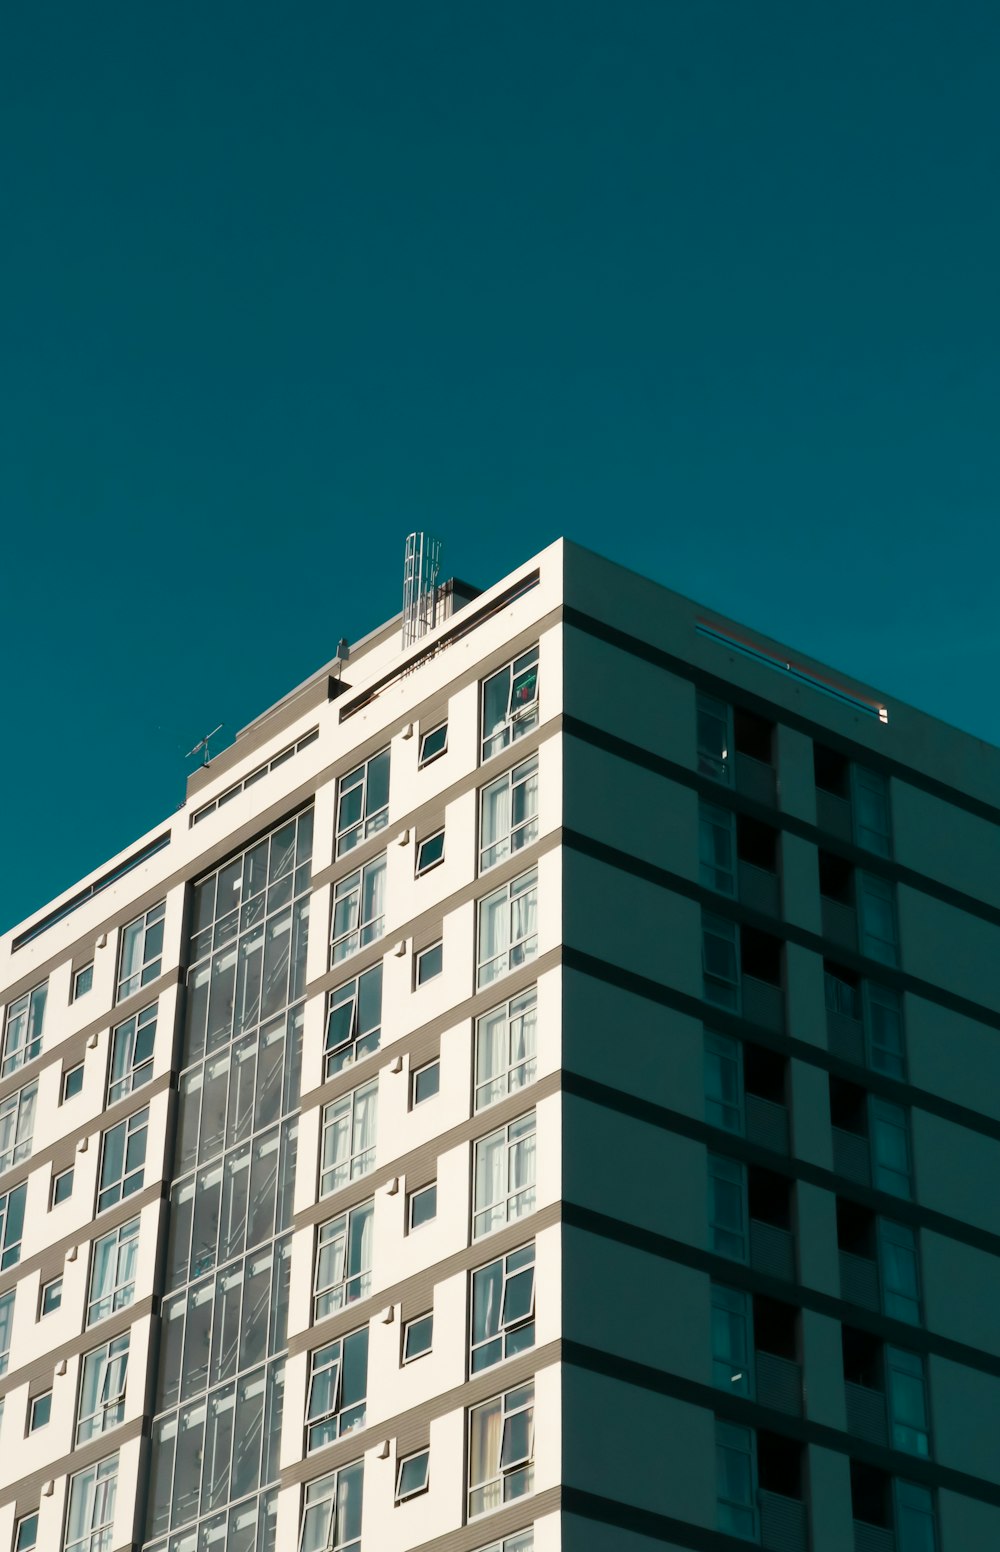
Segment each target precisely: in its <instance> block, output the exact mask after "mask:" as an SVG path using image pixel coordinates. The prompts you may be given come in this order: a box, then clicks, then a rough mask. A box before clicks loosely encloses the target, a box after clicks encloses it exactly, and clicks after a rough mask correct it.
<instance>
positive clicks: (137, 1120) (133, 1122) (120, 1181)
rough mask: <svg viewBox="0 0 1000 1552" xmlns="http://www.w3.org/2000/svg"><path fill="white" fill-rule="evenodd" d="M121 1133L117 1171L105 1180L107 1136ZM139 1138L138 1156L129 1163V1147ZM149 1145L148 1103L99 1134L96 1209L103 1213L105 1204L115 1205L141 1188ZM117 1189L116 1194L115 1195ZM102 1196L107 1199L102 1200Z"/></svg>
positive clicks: (107, 1205)
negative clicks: (120, 1155)
mask: <svg viewBox="0 0 1000 1552" xmlns="http://www.w3.org/2000/svg"><path fill="white" fill-rule="evenodd" d="M118 1132H120V1133H121V1134H122V1160H121V1174H120V1175H118V1176H117V1177H116V1178H115V1179H112V1180H105V1178H104V1167H105V1164H106V1162H107V1158H108V1145H109V1139H110V1138H111V1137H113V1136H114V1135H115V1134H116V1133H118ZM140 1136H141V1137H142V1158H141V1159H140V1160H139V1161H138V1163H136V1162H133V1163H132V1164H131V1166H130V1165H129V1149H130V1147H131V1144H132V1142H133V1139H135V1138H138V1137H140ZM148 1144H149V1106H148V1105H144V1106H143V1108H142V1109H141V1110H134V1111H133V1112H132V1114H131V1115H130V1116H126V1117H125V1119H124V1121H119V1122H118V1124H117V1126H109V1127H108V1129H107V1131H106V1132H104V1133H103V1134H102V1136H101V1163H100V1167H99V1169H98V1171H97V1211H98V1213H102V1212H107V1210H108V1208H109V1207H117V1205H118V1203H119V1202H123V1201H124V1200H125V1198H126V1197H129V1196H134V1194H135V1192H136V1191H141V1190H142V1186H143V1181H144V1179H145V1174H146V1148H147V1146H148ZM116 1192H117V1194H116ZM105 1198H108V1199H107V1200H105Z"/></svg>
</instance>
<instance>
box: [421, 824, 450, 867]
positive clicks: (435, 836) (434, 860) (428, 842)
mask: <svg viewBox="0 0 1000 1552" xmlns="http://www.w3.org/2000/svg"><path fill="white" fill-rule="evenodd" d="M436 841H440V842H441V850H440V851H439V852H438V853H437V854H436V855H435V854H434V851H433V847H434V843H435V842H436ZM428 849H431V857H430V861H429V862H428V861H427V860H425V859H426V854H427V851H428ZM443 861H444V825H442V826H441V828H440V829H438V830H433V831H432V832H431V834H430V835H425V836H424V838H423V840H420V841H418V842H417V862H416V869H415V872H414V877H416V878H423V876H424V874H425V873H430V872H431V871H432V870H433V869H434V868H439V867H440V866H441V864H442V862H443Z"/></svg>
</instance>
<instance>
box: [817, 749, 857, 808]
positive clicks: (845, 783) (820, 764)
mask: <svg viewBox="0 0 1000 1552" xmlns="http://www.w3.org/2000/svg"><path fill="white" fill-rule="evenodd" d="M813 770H814V771H815V773H816V785H817V787H820V788H821V789H822V790H823V791H824V792H832V793H833V794H834V796H835V797H838V798H847V799H850V796H851V762H850V760H848V759H847V757H846V756H845V755H842V754H838V753H837V751H836V750H835V749H828V748H827V747H826V745H825V744H813Z"/></svg>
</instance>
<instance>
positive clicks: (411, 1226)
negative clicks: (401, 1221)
mask: <svg viewBox="0 0 1000 1552" xmlns="http://www.w3.org/2000/svg"><path fill="white" fill-rule="evenodd" d="M431 1192H433V1193H434V1211H433V1212H432V1213H431V1215H430V1217H429V1218H425V1219H424V1220H423V1222H421V1223H414V1221H413V1208H414V1205H415V1204H416V1203H417V1202H419V1201H420V1200H421V1198H423V1197H426V1196H430V1194H431ZM436 1217H437V1181H436V1180H430V1181H428V1183H427V1185H425V1186H418V1187H417V1189H416V1191H411V1192H410V1194H409V1196H408V1198H407V1202H406V1230H407V1233H408V1234H415V1233H416V1231H417V1230H418V1229H423V1228H426V1226H427V1224H428V1223H433V1222H434V1220H435V1218H436Z"/></svg>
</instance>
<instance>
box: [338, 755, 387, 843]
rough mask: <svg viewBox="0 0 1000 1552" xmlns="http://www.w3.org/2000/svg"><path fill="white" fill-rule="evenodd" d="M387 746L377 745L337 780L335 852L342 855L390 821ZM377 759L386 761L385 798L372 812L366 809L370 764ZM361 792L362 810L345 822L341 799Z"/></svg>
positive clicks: (375, 762)
mask: <svg viewBox="0 0 1000 1552" xmlns="http://www.w3.org/2000/svg"><path fill="white" fill-rule="evenodd" d="M389 757H390V748H389V746H388V745H386V747H385V748H384V749H380V750H379V751H378V753H377V754H373V755H369V757H368V759H367V760H365V761H364V762H363V763H362V764H361V765H358V766H356V767H355V768H354V770H353V771H348V773H347V775H346V776H342V777H341V778H340V780H339V782H338V783H337V847H336V852H335V855H336V856H337V857H344V856H346V855H347V853H348V852H349V851H353V850H354V848H355V847H356V846H360V845H361V843H362V842H363V841H367V840H369V839H370V837H371V836H373V835H378V833H379V831H380V830H384V829H385V827H386V825H387V824H388V823H389V770H390V763H389ZM380 760H384V761H385V802H384V803H382V804H380V806H379V807H378V808H377V809H374V810H373V811H372V812H371V813H369V812H368V803H369V799H370V797H371V787H372V785H373V783H372V767H373V766H375V765H377V764H378V762H379V761H380ZM359 788H360V793H361V811H360V813H359V815H358V817H357V819H354V820H352V821H351V823H350V824H345V823H344V813H343V810H344V799H345V798H346V797H349V796H350V795H351V793H353V792H356V791H358V789H359Z"/></svg>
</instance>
